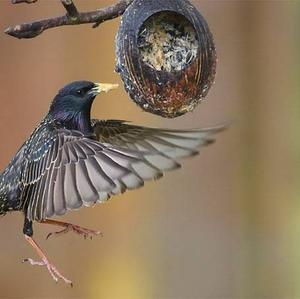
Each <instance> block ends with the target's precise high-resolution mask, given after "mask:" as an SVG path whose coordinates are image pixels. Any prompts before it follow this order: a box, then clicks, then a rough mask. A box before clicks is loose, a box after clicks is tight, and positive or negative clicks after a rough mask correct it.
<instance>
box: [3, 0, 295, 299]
mask: <svg viewBox="0 0 300 299" xmlns="http://www.w3.org/2000/svg"><path fill="white" fill-rule="evenodd" d="M75 2H76V3H77V6H78V9H79V10H90V9H95V8H99V7H102V6H105V5H108V4H112V3H113V2H114V1H106V0H105V1H104V0H103V1H102V0H98V1H96V0H94V1H93V0H77V1H75ZM193 3H194V4H195V5H196V6H197V7H198V8H199V9H200V10H201V12H202V14H203V15H204V16H205V18H206V19H207V21H208V23H209V25H210V28H211V30H212V32H213V34H214V37H215V41H216V46H217V51H218V68H217V78H216V83H215V85H214V86H213V87H212V89H211V91H210V92H209V94H208V96H207V101H205V102H204V103H203V104H201V105H200V106H199V107H198V108H197V109H196V110H195V111H194V112H193V113H190V114H187V115H185V116H183V117H180V118H177V119H173V120H166V119H162V118H159V117H157V116H154V115H151V114H147V113H145V112H142V111H141V110H140V109H139V108H138V107H137V106H135V104H134V103H133V102H131V101H130V100H129V98H128V96H127V94H126V93H125V91H124V90H123V87H122V84H121V81H120V78H119V76H118V75H117V74H116V73H114V72H113V70H114V63H115V59H114V39H115V34H116V31H117V28H118V24H119V19H115V20H113V21H109V22H105V23H103V24H102V25H101V26H100V27H99V28H98V29H91V26H90V25H81V26H69V27H62V28H57V29H53V30H49V31H46V32H44V33H43V34H42V35H41V36H39V37H37V38H34V39H30V40H17V39H15V38H12V37H9V36H7V35H5V34H4V33H3V30H4V29H5V28H6V27H7V26H8V25H12V24H17V23H20V22H25V21H30V20H34V19H39V18H44V17H50V16H56V15H60V14H63V13H64V10H63V7H62V6H61V4H60V3H59V1H55V0H43V1H38V2H37V3H36V4H33V5H26V4H23V5H11V4H10V1H9V0H0V15H1V17H0V28H1V31H2V34H0V85H1V88H0V103H1V109H0V140H1V142H0V168H1V169H4V167H5V166H6V164H7V163H8V162H9V160H10V158H11V157H12V156H13V155H14V153H15V152H16V150H17V149H18V147H19V146H20V145H21V144H22V142H23V141H24V140H25V139H26V138H27V137H28V135H29V134H30V133H31V131H32V129H33V128H34V127H35V126H36V125H37V123H38V122H39V120H40V119H41V118H42V117H43V116H44V115H45V113H46V111H47V109H48V106H49V102H50V100H51V99H52V98H53V96H54V95H55V94H56V91H57V90H58V89H59V88H60V87H62V86H63V85H64V84H65V83H68V82H69V81H72V80H78V79H88V80H94V81H102V82H118V83H120V84H121V87H120V88H119V90H117V91H112V92H110V93H108V94H105V95H102V96H101V97H99V98H98V100H97V101H96V102H95V104H94V107H93V111H92V114H93V116H94V117H97V118H120V119H128V120H131V121H134V122H136V123H139V124H144V125H152V126H165V127H170V128H190V127H200V126H207V125H214V124H218V123H222V122H224V121H228V120H234V122H233V125H232V126H231V128H230V129H229V130H228V131H226V132H224V133H222V134H220V135H219V136H218V140H217V143H215V144H214V145H213V146H210V147H207V148H205V149H203V150H202V151H201V154H200V155H199V156H197V157H195V158H194V159H189V160H186V161H184V167H183V169H181V170H180V171H177V172H174V173H169V174H168V175H167V176H166V177H165V178H163V179H162V180H160V181H158V182H156V183H148V184H147V185H146V187H145V188H143V189H140V190H138V191H132V192H128V193H126V194H125V195H122V196H118V197H116V198H115V199H114V200H111V201H109V202H108V203H107V204H103V205H98V206H96V207H95V208H93V209H86V208H85V209H81V210H80V211H77V212H73V213H69V214H67V215H66V216H65V217H64V219H65V220H68V221H70V222H74V223H77V224H81V225H83V226H86V227H90V228H99V229H101V230H102V231H103V232H104V237H103V238H99V239H98V238H95V239H94V240H93V241H89V240H86V241H85V240H83V239H81V238H80V237H79V236H77V235H74V234H67V235H65V236H63V237H61V238H56V239H55V238H54V239H52V240H48V241H46V240H45V236H46V235H47V233H48V232H50V231H51V229H53V228H51V227H48V226H45V225H38V224H37V225H35V227H34V229H35V238H36V239H37V240H38V241H39V243H40V245H41V246H42V247H43V248H44V249H45V250H46V251H47V252H48V255H49V257H50V259H51V260H52V261H53V262H54V263H55V264H56V265H57V266H58V268H59V269H60V270H61V271H62V272H63V273H65V274H66V275H67V276H68V277H69V278H71V279H72V280H73V282H74V285H75V286H74V288H70V287H68V286H66V285H64V284H63V283H62V282H60V283H59V284H55V283H54V282H53V281H52V280H51V278H50V276H49V274H48V273H47V271H46V270H45V269H44V268H38V267H31V266H29V265H27V264H22V263H21V260H22V258H25V257H34V258H35V257H36V256H35V253H34V252H33V250H32V249H31V248H30V246H29V245H28V244H27V243H26V242H25V241H24V239H23V235H22V225H23V216H22V215H21V214H18V213H15V214H11V215H7V216H6V217H2V218H1V219H0V240H1V243H0V244H1V246H0V265H1V266H0V297H1V298H104V299H127V298H128V299H148V298H149V299H150V298H151V299H152V298H157V299H164V298H169V299H175V298H176V299H200V298H299V297H300V167H299V166H300V165H299V163H300V135H299V127H300V109H299V108H300V107H299V106H300V88H299V80H300V71H299V63H300V59H299V50H300V47H299V35H300V30H299V28H300V27H299V17H300V14H299V9H300V2H299V1H202V0H201V1H200V0H194V1H193Z"/></svg>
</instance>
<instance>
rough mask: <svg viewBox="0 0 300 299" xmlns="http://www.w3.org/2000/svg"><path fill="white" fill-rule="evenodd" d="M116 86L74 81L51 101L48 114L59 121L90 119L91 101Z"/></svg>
mask: <svg viewBox="0 0 300 299" xmlns="http://www.w3.org/2000/svg"><path fill="white" fill-rule="evenodd" d="M117 87H118V85H117V84H106V83H94V82H91V81H75V82H72V83H69V84H67V85H66V86H65V87H63V88H62V89H61V90H59V92H58V94H57V95H56V96H55V98H54V99H53V101H52V103H51V106H50V111H49V114H50V115H52V116H53V117H54V118H55V119H57V120H59V121H62V122H64V121H70V120H72V119H78V118H83V117H85V118H88V119H89V118H90V111H91V106H92V103H93V100H94V99H95V97H96V96H97V95H98V94H99V93H100V92H102V91H104V92H108V91H109V90H111V89H115V88H117Z"/></svg>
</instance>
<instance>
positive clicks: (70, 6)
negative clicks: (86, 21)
mask: <svg viewBox="0 0 300 299" xmlns="http://www.w3.org/2000/svg"><path fill="white" fill-rule="evenodd" d="M61 3H62V5H63V6H64V7H65V9H66V11H67V13H68V16H69V17H70V18H71V19H77V17H78V10H77V8H76V6H75V4H74V3H73V1H72V0H61Z"/></svg>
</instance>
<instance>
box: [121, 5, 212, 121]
mask: <svg viewBox="0 0 300 299" xmlns="http://www.w3.org/2000/svg"><path fill="white" fill-rule="evenodd" d="M116 59H117V63H116V71H117V72H118V73H120V75H121V78H122V80H123V83H124V87H125V89H126V91H127V92H128V94H129V96H130V97H131V99H133V100H134V102H135V103H136V104H138V105H139V106H140V107H141V108H142V109H144V110H145V111H147V112H150V113H154V114H158V115H160V116H162V117H168V118H174V117H177V116H180V115H183V114H185V113H186V112H188V111H192V110H193V109H194V108H195V107H196V106H197V104H198V103H200V102H201V100H202V99H203V98H204V97H205V96H206V94H207V92H208V90H209V88H210V87H211V85H212V83H213V82H214V78H215V71H216V51H215V45H214V42H213V37H212V34H211V32H210V30H209V28H208V25H207V23H206V21H205V19H204V18H203V17H202V16H201V14H200V13H199V11H198V10H197V9H196V8H195V7H194V6H193V5H192V4H191V3H190V2H189V1H187V0H135V1H133V3H132V4H131V5H130V6H129V7H128V8H127V10H126V11H125V13H124V14H123V16H122V20H121V24H120V27H119V31H118V34H117V38H116Z"/></svg>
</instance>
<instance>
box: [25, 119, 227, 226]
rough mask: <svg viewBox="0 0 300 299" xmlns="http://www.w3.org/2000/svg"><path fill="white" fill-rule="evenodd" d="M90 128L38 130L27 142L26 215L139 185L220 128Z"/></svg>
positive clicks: (110, 124) (118, 124)
mask: <svg viewBox="0 0 300 299" xmlns="http://www.w3.org/2000/svg"><path fill="white" fill-rule="evenodd" d="M92 126H93V130H94V133H95V136H94V137H92V136H84V135H83V134H82V133H81V132H79V131H71V130H66V129H55V130H49V129H45V128H42V130H44V131H43V134H40V136H42V137H41V138H40V139H37V140H35V142H34V143H32V144H31V148H30V150H29V154H28V156H27V162H26V164H25V165H26V166H25V170H24V173H23V178H22V181H23V185H24V191H23V203H24V204H23V209H24V211H25V212H26V215H27V217H28V218H29V219H31V220H38V221H39V220H41V219H44V218H46V217H48V218H49V217H53V216H56V215H63V214H64V213H66V212H67V211H68V210H74V209H78V208H80V207H82V206H83V205H84V206H91V205H93V204H95V203H96V202H103V201H106V200H108V199H109V198H110V197H111V196H113V195H116V194H120V193H123V192H125V191H126V190H130V189H136V188H140V187H142V186H143V185H144V181H146V180H155V179H158V178H160V177H162V176H163V172H164V171H169V170H173V169H176V168H178V167H180V164H179V163H178V162H177V161H176V160H177V159H178V158H182V157H188V156H192V155H195V154H196V153H197V152H198V151H197V147H199V146H203V145H207V144H209V143H211V142H212V141H213V140H214V138H213V135H214V134H215V133H217V132H219V131H221V130H222V129H223V128H224V127H222V126H219V127H215V128H208V129H202V130H182V131H181V130H165V129H162V130H161V129H155V128H145V127H141V126H134V125H130V124H125V123H124V122H123V121H115V120H112V121H97V120H93V121H92ZM45 139H46V140H45Z"/></svg>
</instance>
